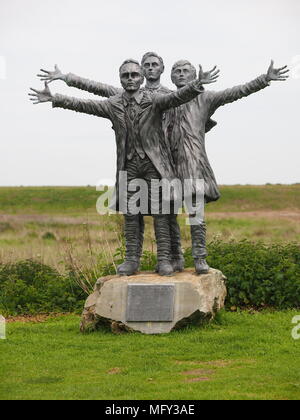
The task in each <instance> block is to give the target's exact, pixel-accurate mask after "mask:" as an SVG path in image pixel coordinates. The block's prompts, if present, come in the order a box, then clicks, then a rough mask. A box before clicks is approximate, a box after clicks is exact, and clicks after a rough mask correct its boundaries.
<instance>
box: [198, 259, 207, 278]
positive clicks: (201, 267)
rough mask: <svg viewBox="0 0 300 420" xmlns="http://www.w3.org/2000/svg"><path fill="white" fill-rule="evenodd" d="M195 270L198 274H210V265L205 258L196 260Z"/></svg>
mask: <svg viewBox="0 0 300 420" xmlns="http://www.w3.org/2000/svg"><path fill="white" fill-rule="evenodd" d="M195 268H196V273H197V274H207V273H208V272H209V265H208V264H207V262H206V260H205V259H204V258H199V259H195Z"/></svg>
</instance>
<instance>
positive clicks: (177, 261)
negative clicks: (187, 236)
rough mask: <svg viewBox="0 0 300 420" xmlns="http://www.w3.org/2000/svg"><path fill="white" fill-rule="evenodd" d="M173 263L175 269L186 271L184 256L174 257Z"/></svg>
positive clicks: (179, 271)
mask: <svg viewBox="0 0 300 420" xmlns="http://www.w3.org/2000/svg"><path fill="white" fill-rule="evenodd" d="M171 264H172V267H173V270H174V271H177V272H178V273H181V272H182V271H184V265H185V260H184V258H183V257H178V258H172V261H171Z"/></svg>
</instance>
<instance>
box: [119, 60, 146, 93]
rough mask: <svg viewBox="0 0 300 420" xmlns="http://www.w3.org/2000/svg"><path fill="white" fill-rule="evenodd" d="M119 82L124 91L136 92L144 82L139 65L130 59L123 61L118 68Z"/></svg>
mask: <svg viewBox="0 0 300 420" xmlns="http://www.w3.org/2000/svg"><path fill="white" fill-rule="evenodd" d="M120 81H121V84H122V86H123V88H124V89H125V90H126V91H128V92H136V91H138V90H139V88H140V87H141V85H142V84H143V82H144V76H143V71H142V68H141V66H140V63H139V62H138V61H136V60H132V59H128V60H125V61H124V63H122V65H121V67H120Z"/></svg>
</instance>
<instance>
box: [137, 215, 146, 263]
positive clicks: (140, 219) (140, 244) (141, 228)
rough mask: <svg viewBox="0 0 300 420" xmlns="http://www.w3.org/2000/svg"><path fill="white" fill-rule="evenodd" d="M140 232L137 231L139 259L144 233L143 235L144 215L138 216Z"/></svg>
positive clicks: (141, 253)
mask: <svg viewBox="0 0 300 420" xmlns="http://www.w3.org/2000/svg"><path fill="white" fill-rule="evenodd" d="M139 223H140V231H139V252H138V254H139V257H140V258H141V256H142V255H143V245H144V233H145V221H144V215H143V214H140V215H139Z"/></svg>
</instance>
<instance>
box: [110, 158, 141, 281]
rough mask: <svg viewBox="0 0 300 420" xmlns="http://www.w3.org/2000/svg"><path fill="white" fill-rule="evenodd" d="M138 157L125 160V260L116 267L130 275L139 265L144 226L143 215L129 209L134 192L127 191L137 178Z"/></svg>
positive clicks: (138, 168) (119, 271)
mask: <svg viewBox="0 0 300 420" xmlns="http://www.w3.org/2000/svg"><path fill="white" fill-rule="evenodd" d="M140 167H141V164H140V159H139V157H138V156H137V155H134V156H133V158H132V159H131V160H127V162H126V167H125V170H126V172H127V203H125V207H127V214H124V220H125V227H124V234H125V244H126V255H125V261H124V262H123V264H121V265H120V266H119V267H118V270H117V272H118V274H120V275H127V276H131V275H133V274H135V273H136V272H137V271H138V270H139V267H140V257H141V250H142V245H143V244H142V241H143V237H144V227H143V224H141V220H142V221H143V216H142V215H141V214H132V213H131V211H130V209H129V202H130V199H131V197H132V195H133V194H134V191H129V188H128V186H129V183H130V182H131V181H133V180H135V179H137V178H139V173H140Z"/></svg>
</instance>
